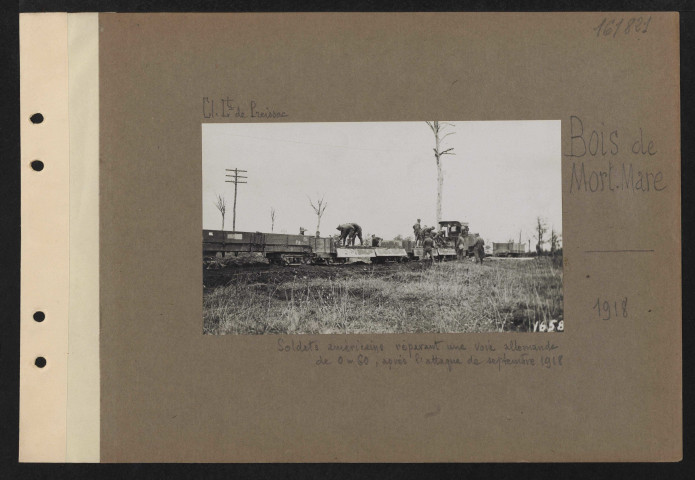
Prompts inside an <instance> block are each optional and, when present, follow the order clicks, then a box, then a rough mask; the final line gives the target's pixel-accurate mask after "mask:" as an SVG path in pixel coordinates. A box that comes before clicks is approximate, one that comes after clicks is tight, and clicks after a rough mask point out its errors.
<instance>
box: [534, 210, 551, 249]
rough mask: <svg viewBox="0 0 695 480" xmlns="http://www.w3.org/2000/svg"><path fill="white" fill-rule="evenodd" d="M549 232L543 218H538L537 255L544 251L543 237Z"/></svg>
mask: <svg viewBox="0 0 695 480" xmlns="http://www.w3.org/2000/svg"><path fill="white" fill-rule="evenodd" d="M547 231H548V227H547V225H546V224H545V221H544V220H543V219H542V218H541V217H536V239H537V240H538V243H537V244H536V253H538V254H540V253H541V252H542V251H543V243H545V241H544V240H543V236H544V235H545V234H546V232H547Z"/></svg>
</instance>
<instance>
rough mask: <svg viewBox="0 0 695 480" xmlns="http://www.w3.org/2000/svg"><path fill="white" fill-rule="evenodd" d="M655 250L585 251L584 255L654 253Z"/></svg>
mask: <svg viewBox="0 0 695 480" xmlns="http://www.w3.org/2000/svg"><path fill="white" fill-rule="evenodd" d="M653 251H654V250H585V251H584V253H630V252H653Z"/></svg>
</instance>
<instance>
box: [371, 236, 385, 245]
mask: <svg viewBox="0 0 695 480" xmlns="http://www.w3.org/2000/svg"><path fill="white" fill-rule="evenodd" d="M382 240H383V238H381V237H377V236H376V235H372V247H378V246H379V245H381V241H382Z"/></svg>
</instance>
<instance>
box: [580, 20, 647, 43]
mask: <svg viewBox="0 0 695 480" xmlns="http://www.w3.org/2000/svg"><path fill="white" fill-rule="evenodd" d="M651 21H652V17H648V18H647V19H646V20H645V19H644V18H642V17H635V18H628V19H627V20H626V19H625V18H621V19H619V20H618V19H617V18H611V19H608V18H607V17H604V18H603V21H602V22H601V23H599V24H598V26H596V27H594V28H592V30H593V31H594V32H596V36H597V37H601V36H604V37H611V38H615V37H616V35H618V34H619V33H620V34H621V35H630V34H631V33H632V34H633V35H634V34H639V33H647V29H648V28H649V24H650V23H651Z"/></svg>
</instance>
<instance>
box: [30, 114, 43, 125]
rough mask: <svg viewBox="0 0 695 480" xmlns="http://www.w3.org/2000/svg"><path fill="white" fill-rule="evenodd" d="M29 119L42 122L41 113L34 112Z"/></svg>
mask: <svg viewBox="0 0 695 480" xmlns="http://www.w3.org/2000/svg"><path fill="white" fill-rule="evenodd" d="M29 120H31V123H41V122H43V115H41V114H40V113H35V114H33V115H32V116H31V117H29Z"/></svg>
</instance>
